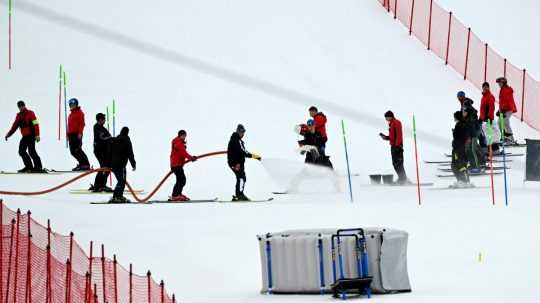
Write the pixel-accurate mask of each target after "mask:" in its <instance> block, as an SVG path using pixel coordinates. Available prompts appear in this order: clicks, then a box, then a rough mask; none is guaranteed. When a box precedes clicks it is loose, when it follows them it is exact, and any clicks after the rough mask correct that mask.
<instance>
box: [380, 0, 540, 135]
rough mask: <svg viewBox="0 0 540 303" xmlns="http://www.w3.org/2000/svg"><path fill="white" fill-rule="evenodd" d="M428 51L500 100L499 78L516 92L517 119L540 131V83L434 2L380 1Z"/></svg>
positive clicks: (410, 0) (412, 0) (418, 0)
mask: <svg viewBox="0 0 540 303" xmlns="http://www.w3.org/2000/svg"><path fill="white" fill-rule="evenodd" d="M377 1H379V2H380V3H381V5H382V6H383V7H384V9H385V10H386V11H387V12H388V13H389V14H391V16H393V17H394V18H395V19H397V20H399V21H400V22H401V23H402V24H403V25H404V26H406V27H407V28H408V29H409V31H410V33H411V35H414V36H415V37H416V38H418V40H420V41H421V42H422V43H423V44H424V45H426V46H427V48H428V49H429V50H431V51H433V52H434V53H435V54H436V55H437V56H438V57H439V58H441V59H442V60H443V61H444V62H445V63H446V64H448V65H450V66H451V67H452V68H453V69H454V70H456V71H457V72H458V73H459V74H461V75H462V76H463V77H464V78H465V79H466V80H468V81H470V82H471V83H472V84H473V85H474V86H476V87H477V88H478V89H481V87H482V83H483V82H485V81H487V82H489V83H490V84H491V88H492V91H493V93H494V95H495V96H496V97H497V96H498V94H499V87H498V86H497V85H494V83H495V80H496V79H497V78H499V77H506V78H507V80H508V84H509V85H510V86H511V87H512V88H513V89H514V99H515V102H516V106H517V110H518V112H517V113H516V117H519V118H521V121H524V122H525V123H527V124H528V125H529V126H530V127H532V128H534V129H536V130H538V131H540V82H538V81H537V80H536V79H534V78H533V77H532V76H531V75H530V74H529V73H527V71H526V70H525V69H519V68H517V67H515V66H514V65H512V64H511V63H510V62H508V61H507V60H506V59H505V58H503V57H502V56H501V55H499V54H498V53H497V52H496V51H495V50H493V49H492V48H491V47H490V46H489V44H486V42H484V41H482V40H481V39H480V38H479V37H478V36H477V35H476V34H475V33H474V32H473V31H472V30H470V29H469V28H468V27H467V26H465V25H464V24H463V23H461V22H460V21H459V20H458V19H457V18H456V17H455V16H454V15H453V14H452V13H451V12H448V11H446V10H444V9H443V8H441V7H440V6H439V5H438V4H437V3H436V2H435V1H433V0H377Z"/></svg>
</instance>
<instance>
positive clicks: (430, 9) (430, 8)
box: [427, 0, 433, 50]
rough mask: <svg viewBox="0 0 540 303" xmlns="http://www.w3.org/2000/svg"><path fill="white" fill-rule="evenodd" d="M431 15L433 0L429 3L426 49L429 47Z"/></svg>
mask: <svg viewBox="0 0 540 303" xmlns="http://www.w3.org/2000/svg"><path fill="white" fill-rule="evenodd" d="M432 16H433V0H431V1H430V3H429V25H428V26H429V27H428V38H427V49H428V50H430V49H431V17H432Z"/></svg>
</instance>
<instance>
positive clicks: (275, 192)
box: [272, 191, 291, 195]
mask: <svg viewBox="0 0 540 303" xmlns="http://www.w3.org/2000/svg"><path fill="white" fill-rule="evenodd" d="M272 194H274V195H290V194H291V193H289V192H286V191H274V192H272Z"/></svg>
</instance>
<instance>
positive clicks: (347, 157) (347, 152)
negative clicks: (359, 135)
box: [341, 120, 354, 203]
mask: <svg viewBox="0 0 540 303" xmlns="http://www.w3.org/2000/svg"><path fill="white" fill-rule="evenodd" d="M341 132H342V134H343V146H344V148H345V161H346V162H347V177H348V178H349V195H350V198H351V203H352V202H354V199H353V191H352V180H351V168H350V164H349V151H348V150H347V136H346V134H345V122H344V121H343V120H341Z"/></svg>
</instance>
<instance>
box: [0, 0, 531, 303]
mask: <svg viewBox="0 0 540 303" xmlns="http://www.w3.org/2000/svg"><path fill="white" fill-rule="evenodd" d="M0 2H1V3H2V4H4V5H5V4H6V2H7V1H6V0H3V1H0ZM443 2H444V3H443V4H444V5H445V8H449V9H453V8H452V7H453V6H454V5H455V6H456V10H455V11H456V14H457V16H458V17H460V16H461V15H463V16H464V17H463V18H462V20H463V21H464V22H465V23H473V22H475V23H474V24H470V25H471V26H475V24H478V25H479V27H480V26H483V28H482V30H481V32H480V31H479V35H480V37H481V38H482V39H486V40H489V41H490V43H491V42H493V43H494V44H493V45H494V46H498V45H501V53H503V55H504V54H505V53H504V51H508V52H512V53H511V54H508V56H509V58H512V61H513V62H516V64H520V62H523V64H525V63H527V64H535V63H534V62H535V61H534V59H536V57H535V55H536V54H537V53H538V52H537V50H538V48H536V49H535V47H536V46H537V45H535V44H534V43H531V44H527V45H526V46H527V47H529V48H530V49H529V50H528V51H527V52H525V51H520V50H523V49H522V47H525V45H524V41H523V40H521V41H514V40H512V37H510V38H506V37H503V35H498V32H496V31H495V28H496V26H497V25H498V24H499V20H500V18H494V17H493V14H494V12H496V13H499V14H501V15H503V16H504V20H505V22H504V26H505V28H512V29H514V30H515V31H516V32H518V31H519V32H525V33H529V35H532V34H534V29H532V28H531V26H527V25H526V23H522V21H524V20H529V19H530V18H529V17H527V16H530V11H531V10H535V11H536V12H538V10H539V6H538V5H539V4H537V3H535V2H534V1H523V2H524V3H525V2H526V3H528V5H529V6H530V7H525V6H524V7H523V9H522V10H518V9H516V10H512V13H511V14H510V13H508V12H504V13H503V12H501V10H503V9H508V8H507V7H505V6H504V5H503V4H504V3H508V1H499V0H496V1H477V2H478V3H480V2H482V3H487V2H489V3H492V4H493V5H491V6H490V7H489V8H488V9H490V12H492V13H491V14H490V13H477V14H475V13H473V12H470V13H468V14H469V15H466V13H467V11H468V9H469V6H468V5H469V4H471V3H470V2H471V1H465V0H459V1H457V0H456V1H443ZM478 3H476V1H475V3H474V5H471V10H472V9H475V10H476V9H479V7H480V6H481V5H480V4H478ZM3 7H5V6H3ZM14 9H15V10H14V28H13V29H14V32H13V34H14V36H13V37H14V55H13V58H14V68H13V70H11V71H8V70H7V62H5V61H4V60H3V61H2V62H4V63H5V65H6V66H4V67H2V69H1V70H0V91H1V95H0V108H1V110H0V121H2V123H3V125H4V126H3V127H4V129H5V130H6V131H7V129H8V127H9V126H10V125H11V122H12V119H13V118H14V116H15V113H16V107H15V102H16V101H17V100H19V99H23V100H25V101H26V102H27V104H28V106H29V108H31V109H33V110H35V111H36V113H37V115H38V118H39V119H40V121H41V128H42V142H40V143H39V144H38V152H39V153H40V155H41V157H42V160H43V163H44V165H45V166H46V167H49V168H56V169H69V168H71V167H73V166H74V162H73V160H72V159H71V157H70V155H69V153H68V151H67V150H66V148H65V145H64V142H63V141H62V142H59V141H57V138H56V136H57V124H56V123H57V119H58V116H57V115H58V112H57V110H58V109H57V102H58V101H57V100H58V66H59V64H60V63H62V64H64V66H65V68H66V70H67V73H68V96H69V97H77V98H78V99H79V100H80V102H81V106H82V108H83V110H84V111H85V112H86V121H87V130H86V135H85V138H84V144H85V147H86V152H87V154H88V155H89V157H90V158H91V161H92V163H93V164H94V165H96V164H97V161H96V160H95V158H93V155H92V151H91V146H92V135H91V126H92V125H93V117H94V115H95V114H96V113H97V112H98V111H104V110H105V107H106V106H107V105H109V104H110V103H111V101H112V99H115V100H116V101H117V107H118V108H117V129H119V128H120V127H121V126H124V125H127V126H129V127H130V129H131V138H132V141H133V144H134V149H135V156H136V158H137V163H138V170H137V171H136V172H129V174H128V178H129V180H130V182H131V183H132V184H134V185H135V187H137V188H144V189H145V190H147V191H149V190H151V189H152V188H153V187H154V186H155V185H156V184H157V183H158V181H159V180H160V179H161V177H162V176H163V175H164V174H165V173H166V172H167V170H168V162H169V152H170V151H169V145H170V141H171V140H172V138H173V137H174V136H175V134H176V132H177V131H178V130H179V129H182V128H184V129H186V130H187V131H188V143H189V145H188V150H189V151H190V152H192V153H193V154H201V153H205V152H209V151H215V150H223V149H225V148H226V144H227V141H228V139H229V136H230V134H231V132H232V131H233V130H234V128H235V127H236V124H237V123H243V124H244V125H245V126H246V128H247V134H246V138H245V139H246V142H247V145H248V148H249V149H250V150H251V151H253V152H257V153H260V154H261V155H262V156H263V159H274V160H268V161H266V160H263V162H264V164H265V165H268V164H269V163H278V164H279V163H281V164H280V165H283V166H284V167H283V171H287V170H288V169H291V167H293V166H295V165H297V163H301V162H302V158H301V156H300V155H298V154H297V153H296V151H295V149H296V147H297V146H296V142H295V141H296V140H297V139H298V138H297V137H296V135H295V134H294V133H293V132H292V131H291V129H292V127H293V126H294V124H297V123H303V122H305V120H306V119H307V118H308V117H307V108H308V107H309V106H310V105H312V104H315V105H318V106H319V108H320V109H321V110H322V111H323V112H325V113H326V114H327V116H328V118H329V123H328V132H329V136H330V140H329V142H328V146H327V152H328V154H330V155H331V156H332V158H331V159H332V160H333V162H334V165H335V167H336V168H337V169H338V178H339V180H340V182H341V188H342V191H341V192H334V191H333V188H332V186H331V184H330V183H326V186H328V189H327V190H326V189H325V188H321V187H322V186H323V185H324V184H325V183H321V185H320V186H319V184H317V185H312V188H311V189H310V188H307V189H306V190H305V191H301V192H300V193H297V194H294V195H280V196H276V197H275V199H274V201H272V202H269V203H260V204H253V205H250V204H241V205H240V204H237V205H235V204H204V205H202V204H199V205H189V204H187V205H147V206H145V205H126V206H111V205H105V206H103V205H90V204H89V202H90V201H91V200H105V199H107V198H106V197H103V196H99V197H91V196H88V195H78V196H76V195H70V194H69V193H68V190H69V189H75V188H77V189H79V188H86V187H87V186H88V184H89V183H91V182H92V181H93V180H91V179H84V180H82V181H80V182H77V183H75V184H73V185H72V186H70V187H69V188H66V189H63V190H60V191H58V192H54V193H51V194H48V195H45V196H38V197H18V196H3V197H2V198H3V199H4V200H5V202H6V204H7V205H8V206H9V207H11V208H13V209H15V208H18V207H20V208H21V209H22V210H27V209H30V210H32V213H33V216H34V218H36V219H37V220H39V221H41V222H45V220H46V219H47V218H50V219H51V220H52V223H53V228H54V229H55V230H56V231H58V232H63V233H65V234H67V233H68V232H69V231H74V232H75V235H76V239H77V240H78V241H80V243H82V244H83V245H84V243H88V242H89V241H90V240H94V241H96V242H98V243H100V242H102V243H105V245H106V249H107V252H109V253H112V252H114V253H116V254H117V255H118V257H119V260H120V262H122V264H127V263H129V262H133V263H134V265H135V269H136V270H137V271H138V272H144V271H146V270H147V269H152V273H153V275H154V276H155V278H157V279H161V278H163V279H164V280H165V281H166V286H167V289H168V290H169V291H170V292H174V293H176V295H177V298H178V299H179V300H180V301H181V302H193V303H197V302H283V303H287V302H327V301H329V300H331V299H330V298H329V296H313V295H306V296H284V295H283V296H278V295H276V296H266V295H261V294H259V290H260V287H261V282H260V281H261V277H260V264H259V263H260V262H259V255H258V246H257V241H256V237H255V235H256V234H260V233H266V232H275V231H280V230H285V229H296V228H337V227H357V226H388V227H394V228H399V229H403V230H406V231H408V232H409V233H410V245H409V256H408V257H409V274H410V278H411V283H412V286H413V292H412V293H409V294H399V295H389V296H374V298H373V299H372V300H373V301H376V302H536V301H537V294H535V293H534V289H536V286H537V285H539V284H540V276H539V275H538V274H537V272H538V270H539V269H540V260H539V259H538V258H536V252H537V251H538V250H539V249H540V243H539V241H538V237H537V235H536V231H537V230H538V229H539V227H540V223H539V221H538V218H537V217H538V216H537V214H538V213H539V211H540V206H539V204H538V194H539V190H540V187H539V186H538V184H534V183H524V182H523V176H524V165H525V161H524V158H513V159H512V160H513V162H511V163H510V166H511V167H512V168H511V170H509V175H508V176H509V177H508V182H509V206H508V207H506V206H504V183H503V178H502V177H500V176H496V178H495V187H496V205H495V206H492V205H491V199H490V189H489V179H488V178H486V177H481V178H475V179H473V182H474V183H475V184H476V185H477V186H478V188H476V189H471V190H459V191H458V190H453V191H450V190H433V189H429V188H425V189H423V191H422V198H423V199H422V203H423V204H422V206H418V202H417V196H416V188H415V187H404V188H393V187H392V188H388V187H374V186H370V185H368V182H369V179H368V175H369V174H371V173H391V172H392V166H391V160H390V152H389V147H388V143H386V142H383V141H381V140H380V138H379V136H378V133H379V132H386V128H387V126H386V123H385V121H384V118H383V114H384V112H385V111H386V110H388V109H392V110H393V111H394V112H395V113H396V115H397V116H398V118H400V119H401V120H402V122H403V124H404V126H405V128H406V129H405V132H406V138H405V157H406V161H405V166H406V169H407V172H408V175H409V177H410V178H411V179H415V171H414V149H413V141H412V132H411V128H412V115H413V113H414V114H415V115H416V119H417V125H418V129H419V132H418V147H419V157H420V160H421V161H422V160H442V159H444V156H443V153H444V152H449V150H450V140H451V127H452V124H453V119H452V112H453V111H455V110H456V108H457V104H458V103H457V100H456V99H455V93H456V92H457V91H458V90H464V91H466V92H467V93H468V94H469V95H470V96H471V97H472V98H473V99H474V100H476V102H477V103H479V99H480V96H479V91H478V90H476V89H475V88H474V87H473V86H472V85H470V84H468V83H467V82H464V81H463V80H462V78H461V77H460V76H459V75H458V74H457V73H455V72H454V71H453V70H452V69H450V68H446V67H444V66H443V64H442V63H441V61H440V60H439V59H438V58H436V57H435V56H434V55H433V54H431V53H429V52H426V51H425V48H424V47H423V46H422V45H421V44H420V43H419V42H418V41H416V40H415V39H411V38H410V37H409V36H408V33H407V32H406V29H404V28H403V26H401V25H400V24H397V23H396V22H393V20H392V19H391V18H390V17H389V16H388V15H387V13H386V12H384V10H382V8H381V5H380V4H379V2H377V1H375V0H362V1H359V0H342V1H323V0H296V1H284V0H275V1H264V0H235V1H210V0H177V1H166V0H156V1H152V2H151V3H149V2H148V1H127V0H117V1H112V2H111V1H105V0H95V1H60V0H49V1H47V3H44V2H43V1H36V0H33V1H29V0H17V1H15V7H14ZM458 12H459V13H458ZM473 19H474V20H473ZM469 21H470V22H469ZM533 21H534V22H538V20H536V19H534V20H533ZM533 21H530V22H533ZM0 28H2V29H4V28H7V21H6V19H5V18H2V19H1V20H0ZM484 33H486V35H487V34H490V36H489V37H484ZM528 37H530V36H528ZM497 39H498V40H497ZM493 40H495V41H493ZM514 42H516V44H514ZM517 42H519V44H517ZM0 45H7V30H6V31H4V30H2V31H1V33H0ZM503 45H504V46H503ZM3 49H4V50H5V48H3ZM0 55H1V56H2V58H4V55H6V54H5V51H2V52H1V53H0ZM6 61H7V60H6ZM537 74H538V73H536V74H535V75H537ZM62 119H63V117H62ZM341 119H344V120H345V125H346V128H347V139H348V146H349V157H350V164H351V170H352V172H353V173H355V174H358V175H359V176H357V177H353V182H352V185H353V190H354V203H351V202H350V201H349V198H348V192H347V190H346V189H347V188H348V184H347V182H346V178H345V177H343V176H344V174H345V172H346V166H345V161H344V159H345V155H344V152H343V142H342V138H341V125H340V120H341ZM513 125H514V128H515V129H516V131H515V132H516V133H517V137H518V138H519V139H524V138H538V137H539V135H538V133H536V132H535V131H533V130H531V129H529V128H528V127H527V126H526V125H524V124H520V123H519V121H518V120H513ZM18 139H19V134H17V135H15V136H14V137H12V138H11V139H10V141H9V142H7V143H5V142H4V143H2V144H0V155H1V161H0V169H1V170H15V169H18V168H20V167H21V165H22V163H21V161H20V159H19V157H18V155H17V152H16V151H17V144H18ZM512 151H513V152H516V151H517V150H512ZM275 159H281V160H280V161H278V160H275ZM291 161H295V162H296V163H295V164H292V165H288V164H287V163H290V162H291ZM278 164H275V165H278ZM273 169H276V168H273ZM277 170H278V171H279V169H278V168H277ZM420 170H421V179H422V181H425V182H428V181H434V182H435V183H436V184H435V187H437V188H440V187H446V186H447V185H448V184H450V182H453V180H452V179H437V178H436V177H435V174H436V173H438V172H437V170H436V167H435V166H430V165H426V164H423V163H420ZM186 172H187V175H188V185H187V186H186V189H185V193H186V194H187V195H188V196H191V197H192V198H208V197H214V196H217V197H221V198H224V199H226V198H229V197H230V196H231V194H232V190H233V186H234V177H233V174H232V173H231V172H230V171H229V169H228V168H227V165H226V161H225V160H224V158H223V157H222V156H220V157H215V158H209V159H204V160H200V161H198V162H196V163H194V164H189V166H186ZM247 174H248V182H247V190H246V193H247V194H248V195H249V196H251V197H254V198H265V197H269V196H270V195H271V192H272V191H276V190H282V188H281V186H280V185H279V182H275V181H274V180H272V178H271V176H270V174H269V173H268V172H267V171H266V170H265V168H264V166H263V165H261V163H259V162H257V161H248V163H247ZM68 177H70V175H54V176H52V175H51V176H6V175H0V189H1V190H22V191H32V190H39V189H43V188H48V187H51V186H53V185H56V184H58V183H60V182H62V181H64V180H65V179H66V178H68ZM306 184H308V187H309V184H310V183H309V182H307V183H306ZM172 185H173V181H172V180H170V181H169V182H168V183H167V184H166V186H165V187H164V189H162V190H161V191H160V192H159V193H158V198H166V197H167V196H168V195H169V194H170V190H171V188H172ZM479 254H482V256H483V261H482V262H478V255H479Z"/></svg>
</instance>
